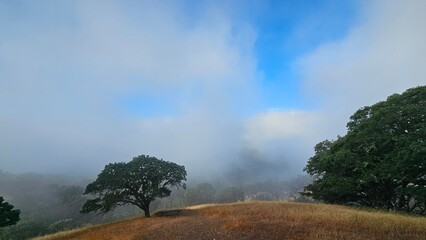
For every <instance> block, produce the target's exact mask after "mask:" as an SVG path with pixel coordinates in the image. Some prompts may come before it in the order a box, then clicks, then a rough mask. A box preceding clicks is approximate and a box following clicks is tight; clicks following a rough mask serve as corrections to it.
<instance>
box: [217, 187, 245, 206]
mask: <svg viewBox="0 0 426 240" xmlns="http://www.w3.org/2000/svg"><path fill="white" fill-rule="evenodd" d="M243 200H244V192H243V191H241V190H240V189H239V188H236V187H225V188H222V189H219V190H218V191H217V192H216V194H215V201H216V202H217V203H229V202H237V201H243Z"/></svg>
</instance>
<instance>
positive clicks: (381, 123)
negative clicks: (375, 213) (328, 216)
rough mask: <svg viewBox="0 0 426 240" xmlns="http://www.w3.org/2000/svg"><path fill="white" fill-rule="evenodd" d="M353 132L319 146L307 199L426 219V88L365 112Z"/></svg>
mask: <svg viewBox="0 0 426 240" xmlns="http://www.w3.org/2000/svg"><path fill="white" fill-rule="evenodd" d="M347 127H348V133H347V134H346V136H343V137H338V139H337V140H335V141H328V140H325V141H323V142H321V143H319V144H317V145H316V147H315V155H314V156H313V157H311V158H310V159H309V161H308V164H307V166H306V167H305V171H306V172H308V173H309V174H311V175H312V176H314V182H313V183H312V184H310V185H308V186H306V187H305V193H304V194H305V195H308V196H312V197H313V198H315V199H319V200H323V201H325V202H329V203H340V204H360V205H363V206H369V207H375V208H385V209H395V210H402V211H407V212H416V213H420V214H425V213H426V86H422V87H417V88H412V89H408V90H407V91H406V92H404V93H403V94H401V95H399V94H394V95H391V96H389V97H388V98H387V100H386V101H383V102H379V103H376V104H374V105H372V106H368V107H363V108H361V109H359V110H358V111H357V112H355V114H354V115H352V116H351V118H350V121H349V123H348V124H347Z"/></svg>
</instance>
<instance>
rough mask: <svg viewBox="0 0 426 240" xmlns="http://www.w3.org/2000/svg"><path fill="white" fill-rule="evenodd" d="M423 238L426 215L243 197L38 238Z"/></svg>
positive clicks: (41, 239)
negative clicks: (173, 213) (176, 213)
mask: <svg viewBox="0 0 426 240" xmlns="http://www.w3.org/2000/svg"><path fill="white" fill-rule="evenodd" d="M57 239H76V240H77V239H90V240H100V239H102V240H104V239H109V240H113V239H116V240H136V239H325V240H327V239H360V240H361V239H362V240H366V239H401V240H403V239H407V240H415V239H422V240H425V239H426V218H425V217H415V216H407V215H403V214H394V213H382V212H377V211H363V210H357V209H353V208H348V207H342V206H335V205H325V204H301V203H284V202H248V203H235V204H227V205H212V206H206V207H203V208H192V209H185V210H183V211H182V212H181V213H180V214H179V216H175V217H152V218H143V217H141V218H134V219H129V220H125V221H121V222H116V223H111V224H106V225H99V226H94V227H90V228H85V229H77V230H73V231H68V232H62V233H58V234H55V235H50V236H46V237H41V238H37V240H57Z"/></svg>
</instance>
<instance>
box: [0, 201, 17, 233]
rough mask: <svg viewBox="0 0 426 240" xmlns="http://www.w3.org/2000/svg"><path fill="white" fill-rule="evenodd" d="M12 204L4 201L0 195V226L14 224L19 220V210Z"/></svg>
mask: <svg viewBox="0 0 426 240" xmlns="http://www.w3.org/2000/svg"><path fill="white" fill-rule="evenodd" d="M13 208H14V206H13V205H11V204H9V203H8V202H5V201H4V199H3V197H0V228H2V227H6V226H10V225H15V224H16V223H17V222H18V221H19V220H20V218H19V214H20V211H19V210H17V209H15V210H13Z"/></svg>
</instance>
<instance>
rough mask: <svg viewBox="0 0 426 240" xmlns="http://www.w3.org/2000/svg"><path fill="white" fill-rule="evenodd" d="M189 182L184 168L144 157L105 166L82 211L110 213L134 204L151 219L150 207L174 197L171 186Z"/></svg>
mask: <svg viewBox="0 0 426 240" xmlns="http://www.w3.org/2000/svg"><path fill="white" fill-rule="evenodd" d="M185 180H186V171H185V167H184V166H179V165H177V164H176V163H172V162H167V161H164V160H159V159H157V158H155V157H150V156H145V155H140V156H138V157H135V158H133V160H132V161H130V162H128V163H124V162H121V163H111V164H108V165H106V166H105V168H104V170H102V172H101V173H100V174H99V175H98V178H97V179H96V180H95V181H94V182H92V183H90V184H89V185H87V187H86V189H85V191H84V194H93V195H95V196H96V198H94V199H90V200H88V201H87V202H86V203H85V204H84V206H83V208H82V210H81V212H82V213H88V212H92V211H95V212H96V211H100V212H101V213H106V212H109V211H111V210H113V209H114V208H116V207H117V206H121V205H126V204H133V205H136V206H137V207H139V208H140V209H142V210H143V211H144V213H145V216H146V217H149V216H150V212H149V205H150V203H151V202H152V201H154V200H155V199H156V198H162V197H167V196H169V195H170V193H171V190H170V189H169V188H170V187H183V188H185V184H184V183H183V181H185Z"/></svg>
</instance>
